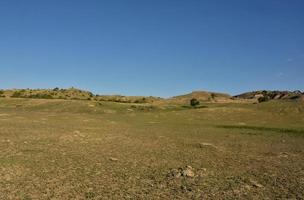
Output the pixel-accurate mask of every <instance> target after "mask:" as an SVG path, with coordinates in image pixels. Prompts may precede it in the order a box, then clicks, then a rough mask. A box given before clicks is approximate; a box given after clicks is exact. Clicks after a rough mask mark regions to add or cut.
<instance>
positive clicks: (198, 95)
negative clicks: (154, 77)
mask: <svg viewBox="0 0 304 200" xmlns="http://www.w3.org/2000/svg"><path fill="white" fill-rule="evenodd" d="M192 98H195V99H197V100H199V101H201V102H230V101H232V100H231V96H230V95H229V94H224V93H215V92H207V91H193V92H191V93H189V94H185V95H180V96H175V97H172V98H169V99H168V101H169V102H171V103H181V104H188V103H189V102H190V100H191V99H192Z"/></svg>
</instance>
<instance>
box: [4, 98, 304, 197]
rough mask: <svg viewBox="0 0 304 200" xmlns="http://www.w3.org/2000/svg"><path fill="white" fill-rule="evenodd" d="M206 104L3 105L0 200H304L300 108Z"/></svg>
mask: <svg viewBox="0 0 304 200" xmlns="http://www.w3.org/2000/svg"><path fill="white" fill-rule="evenodd" d="M206 105H207V107H206V108H202V109H184V108H179V107H172V108H171V107H166V106H163V107H162V108H158V107H142V106H140V107H134V106H133V107H131V105H130V104H119V103H110V102H102V103H98V102H92V101H71V100H69V101H68V100H38V99H36V100H35V99H3V98H2V99H0V199H48V198H55V199H58V198H59V199H100V198H103V199H105V198H112V199H120V198H130V199H136V198H138V199H143V198H144V199H157V198H160V199H173V197H174V199H185V198H196V199H200V198H202V197H204V198H209V199H219V198H220V199H222V198H228V199H229V198H230V199H237V198H239V199H248V198H249V199H251V198H256V199H263V198H270V199H274V198H282V199H285V198H304V193H303V191H304V187H303V185H304V171H303V169H304V146H303V144H304V137H303V136H304V133H303V129H304V125H303V124H304V106H303V104H300V103H296V102H288V101H287V102H281V101H276V102H267V103H262V104H232V103H230V104H228V103H227V104H212V103H209V104H206ZM146 108H147V109H146ZM286 130H289V131H286ZM290 130H291V131H290ZM111 157H114V158H117V159H118V160H117V161H111V160H110V158H111ZM186 165H191V166H192V167H193V168H194V172H195V174H196V177H194V178H184V177H182V178H173V177H168V172H169V171H170V170H171V169H173V168H174V169H176V168H179V167H184V166H186Z"/></svg>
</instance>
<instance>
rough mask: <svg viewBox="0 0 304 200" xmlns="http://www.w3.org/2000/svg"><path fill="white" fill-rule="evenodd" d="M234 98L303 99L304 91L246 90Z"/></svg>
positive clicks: (264, 99) (263, 99) (265, 99)
mask: <svg viewBox="0 0 304 200" xmlns="http://www.w3.org/2000/svg"><path fill="white" fill-rule="evenodd" d="M233 98H234V99H256V100H259V101H267V100H278V99H282V100H303V99H304V93H303V92H301V91H299V90H297V91H293V92H291V91H269V90H259V91H253V92H246V93H243V94H240V95H236V96H234V97H233Z"/></svg>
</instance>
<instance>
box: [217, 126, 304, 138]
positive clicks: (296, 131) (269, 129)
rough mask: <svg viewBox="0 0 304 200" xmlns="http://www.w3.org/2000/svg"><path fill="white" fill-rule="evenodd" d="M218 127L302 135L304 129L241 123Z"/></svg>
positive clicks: (303, 134)
mask: <svg viewBox="0 0 304 200" xmlns="http://www.w3.org/2000/svg"><path fill="white" fill-rule="evenodd" d="M216 127H218V128H226V129H246V130H254V131H262V132H276V133H288V134H297V135H301V136H304V129H290V128H272V127H257V126H242V125H218V126H216Z"/></svg>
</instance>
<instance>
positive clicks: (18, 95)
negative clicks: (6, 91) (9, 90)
mask: <svg viewBox="0 0 304 200" xmlns="http://www.w3.org/2000/svg"><path fill="white" fill-rule="evenodd" d="M11 97H13V98H20V97H22V92H21V91H15V92H14V93H13V94H12V96H11Z"/></svg>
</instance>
